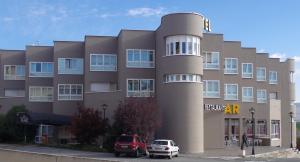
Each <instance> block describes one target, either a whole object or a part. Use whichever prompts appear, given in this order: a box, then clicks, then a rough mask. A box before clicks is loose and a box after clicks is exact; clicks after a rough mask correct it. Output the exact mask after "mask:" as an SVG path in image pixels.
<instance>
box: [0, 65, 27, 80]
mask: <svg viewBox="0 0 300 162" xmlns="http://www.w3.org/2000/svg"><path fill="white" fill-rule="evenodd" d="M4 80H25V66H24V65H4Z"/></svg>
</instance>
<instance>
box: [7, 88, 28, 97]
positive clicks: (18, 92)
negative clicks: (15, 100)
mask: <svg viewBox="0 0 300 162" xmlns="http://www.w3.org/2000/svg"><path fill="white" fill-rule="evenodd" d="M4 96H5V97H25V90H24V89H4Z"/></svg>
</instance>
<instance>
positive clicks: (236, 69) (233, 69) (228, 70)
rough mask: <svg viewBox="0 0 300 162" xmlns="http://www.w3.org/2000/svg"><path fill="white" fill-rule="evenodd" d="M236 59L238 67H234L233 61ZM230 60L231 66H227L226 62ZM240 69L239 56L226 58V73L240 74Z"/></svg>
mask: <svg viewBox="0 0 300 162" xmlns="http://www.w3.org/2000/svg"><path fill="white" fill-rule="evenodd" d="M233 60H236V68H233V67H232V61H233ZM228 61H230V63H231V64H230V68H227V65H226V63H228ZM238 69H239V60H238V58H225V59H224V74H238V73H239V72H238ZM231 71H235V72H231Z"/></svg>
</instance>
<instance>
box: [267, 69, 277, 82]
mask: <svg viewBox="0 0 300 162" xmlns="http://www.w3.org/2000/svg"><path fill="white" fill-rule="evenodd" d="M269 84H277V71H270V72H269Z"/></svg>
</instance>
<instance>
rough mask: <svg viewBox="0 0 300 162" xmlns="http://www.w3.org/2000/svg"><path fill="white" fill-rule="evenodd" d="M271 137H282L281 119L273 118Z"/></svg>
mask: <svg viewBox="0 0 300 162" xmlns="http://www.w3.org/2000/svg"><path fill="white" fill-rule="evenodd" d="M271 138H280V120H271Z"/></svg>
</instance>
